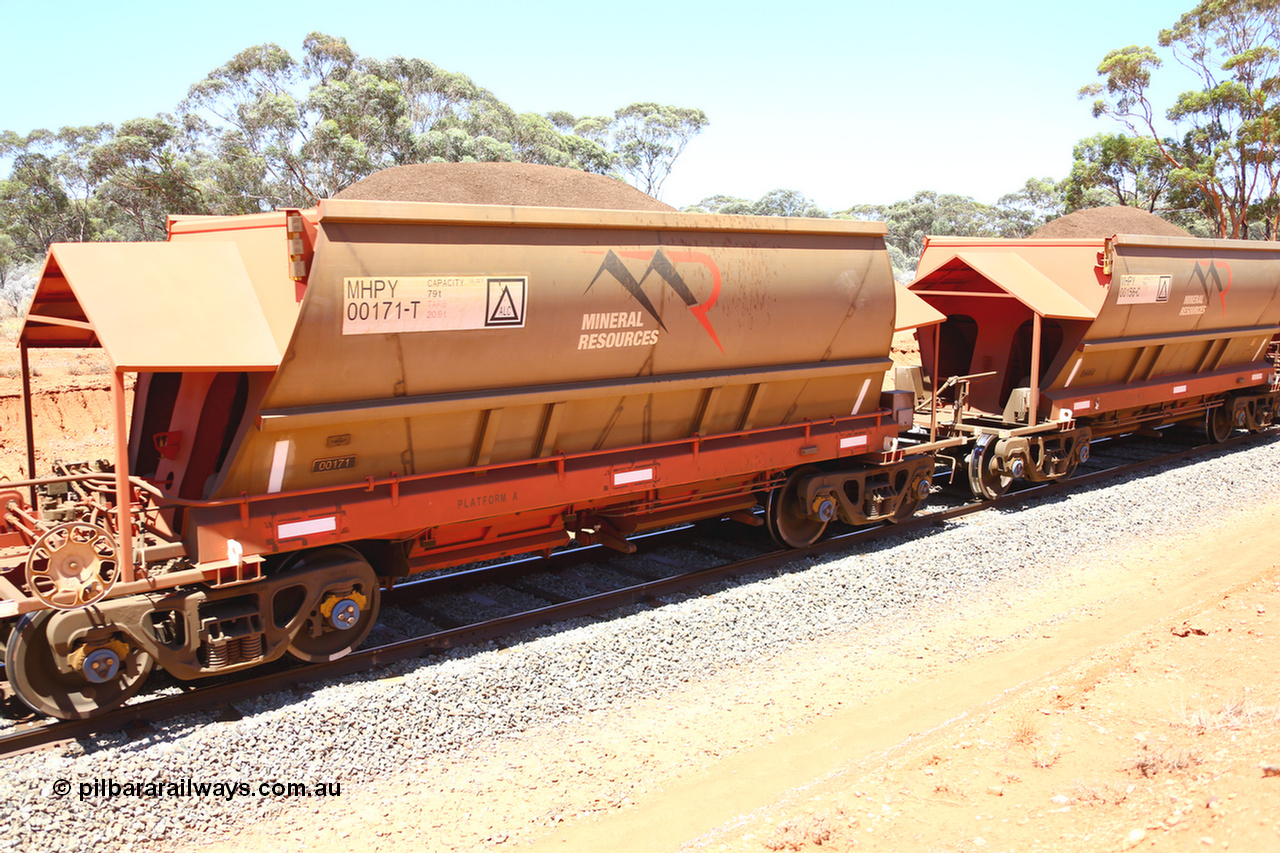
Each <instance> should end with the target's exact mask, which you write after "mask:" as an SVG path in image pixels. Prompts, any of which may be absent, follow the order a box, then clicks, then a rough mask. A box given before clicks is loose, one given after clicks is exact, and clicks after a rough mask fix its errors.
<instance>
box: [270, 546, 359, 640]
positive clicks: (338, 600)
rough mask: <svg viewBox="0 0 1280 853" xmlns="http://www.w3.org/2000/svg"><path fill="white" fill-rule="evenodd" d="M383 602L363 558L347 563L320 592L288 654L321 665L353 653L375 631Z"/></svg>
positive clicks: (294, 637) (311, 556)
mask: <svg viewBox="0 0 1280 853" xmlns="http://www.w3.org/2000/svg"><path fill="white" fill-rule="evenodd" d="M344 550H345V549H344ZM319 553H320V554H323V553H324V552H319ZM316 556H318V555H308V556H304V557H303V558H302V559H303V560H304V561H305V560H306V559H308V557H310V558H313V559H314V557H316ZM381 599H382V591H381V588H380V587H379V585H378V578H377V576H376V575H375V574H374V573H373V567H372V566H370V565H369V563H368V562H366V561H365V560H363V559H361V560H359V561H358V562H357V563H355V564H354V565H352V564H351V563H347V564H346V565H345V566H343V568H342V571H341V578H340V579H339V580H336V581H334V582H333V583H332V584H330V585H329V586H328V587H327V588H326V589H325V591H324V592H323V593H321V595H320V600H319V601H318V602H317V603H316V606H315V608H314V609H313V610H312V611H311V613H310V615H309V616H308V617H307V619H306V620H305V621H304V622H303V623H302V627H301V628H299V629H298V633H296V634H294V635H293V639H292V641H290V644H289V648H288V652H289V655H290V656H292V657H294V658H297V659H298V660H300V661H305V662H307V663H322V662H325V661H331V660H337V659H338V658H341V657H345V656H346V655H348V654H350V653H351V652H352V651H353V650H354V649H355V648H356V647H357V646H359V645H360V644H361V643H363V642H364V640H365V638H366V637H368V636H369V632H370V631H372V630H373V626H374V623H375V622H376V621H377V618H378V604H379V603H380V601H381Z"/></svg>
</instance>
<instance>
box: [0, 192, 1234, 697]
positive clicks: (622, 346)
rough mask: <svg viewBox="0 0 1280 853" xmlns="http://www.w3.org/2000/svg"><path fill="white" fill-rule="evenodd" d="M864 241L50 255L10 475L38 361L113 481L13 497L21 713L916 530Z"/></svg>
mask: <svg viewBox="0 0 1280 853" xmlns="http://www.w3.org/2000/svg"><path fill="white" fill-rule="evenodd" d="M884 233H885V232H884V228H883V226H882V225H879V224H875V223H871V224H868V223H852V222H839V221H825V220H782V219H763V218H755V217H729V216H701V215H688V214H671V213H662V212H631V211H594V210H593V211H584V210H576V209H564V208H528V207H525V208H519V207H500V206H487V205H469V206H468V205H443V204H425V203H412V202H393V201H354V200H337V199H331V200H326V201H322V202H320V203H319V205H318V206H317V207H316V208H314V209H309V210H287V211H280V212H276V213H269V214H260V215H253V216H244V217H234V218H210V217H185V218H175V219H173V220H171V222H170V239H169V240H168V241H167V242H164V243H156V244H119V243H116V244H58V245H55V246H54V247H53V248H52V249H51V250H50V252H49V255H48V258H47V260H46V263H45V267H44V270H43V273H42V277H41V279H40V281H39V284H38V287H37V289H36V293H35V296H34V300H33V303H32V306H31V308H30V311H29V313H28V315H27V317H26V319H25V322H24V325H23V328H22V332H21V338H20V342H19V346H20V348H21V357H22V364H23V381H24V389H25V391H26V393H25V394H24V396H25V398H26V399H27V401H28V404H27V410H26V411H27V415H26V417H27V447H28V451H27V452H28V464H29V468H28V470H34V460H35V454H34V449H33V448H32V446H31V433H32V431H31V414H30V411H31V409H30V402H29V401H30V385H29V379H28V371H27V369H26V365H27V352H28V350H29V349H30V348H33V347H101V348H103V350H104V351H105V354H106V356H107V358H108V359H109V361H110V364H111V367H112V371H111V378H112V387H113V395H114V400H115V424H114V427H115V434H116V436H117V438H116V445H117V448H116V453H115V458H114V459H113V460H105V461H100V462H98V463H94V464H93V465H87V464H77V465H62V466H58V467H57V468H56V470H55V472H54V473H55V476H52V477H45V478H39V479H33V480H30V481H25V482H22V483H6V484H4V492H3V496H2V498H0V502H2V504H3V505H4V506H5V508H6V511H5V514H4V522H3V527H2V528H0V547H2V548H3V550H2V551H0V554H2V555H3V557H0V568H3V574H2V575H0V599H3V600H2V601H0V618H2V619H4V620H6V621H5V625H4V627H5V630H6V631H8V630H10V629H11V635H10V637H9V640H8V642H7V648H6V658H5V662H6V669H7V673H8V678H9V681H10V683H11V685H12V687H13V689H14V690H15V692H16V693H17V695H18V696H20V697H21V698H22V700H23V701H25V702H26V703H27V704H28V705H30V706H31V707H32V708H34V709H36V710H37V711H40V712H43V713H46V714H50V715H53V716H57V717H64V718H77V717H86V716H89V715H92V714H93V713H95V712H96V711H99V710H102V709H105V708H109V707H111V706H114V705H117V704H119V703H121V702H123V701H125V700H126V699H127V698H128V697H129V696H131V695H132V694H133V693H134V692H136V691H137V690H138V689H139V687H140V686H141V684H142V681H143V679H144V678H145V677H146V676H147V674H148V672H149V671H150V670H151V668H152V667H153V666H154V665H159V666H160V667H162V668H164V669H165V670H167V671H168V672H170V673H172V674H173V675H174V676H176V677H178V678H180V679H195V678H199V677H202V676H208V675H212V674H218V673H226V672H232V671H235V670H240V669H245V668H248V667H252V666H256V665H258V664H261V663H263V662H266V661H270V660H273V659H276V658H279V657H281V656H283V655H286V654H288V655H292V656H293V657H296V658H299V659H301V660H304V661H318V660H328V659H334V658H336V657H339V656H342V655H344V654H346V653H347V652H349V651H350V650H351V649H353V648H354V647H355V646H357V645H358V644H359V643H360V642H361V641H362V640H363V639H364V638H365V636H366V635H367V633H368V631H369V630H370V628H371V627H372V625H373V623H374V619H375V617H376V613H377V610H378V604H379V597H380V590H382V589H383V588H385V587H386V586H387V585H388V584H390V583H392V582H393V579H394V578H396V577H402V576H405V575H409V574H412V573H414V572H420V571H425V570H433V569H439V568H443V567H448V566H453V565H457V564H462V563H467V562H472V561H476V560H481V559H491V558H496V557H502V556H506V555H512V554H518V553H538V552H542V553H546V552H549V551H550V550H551V549H553V548H556V547H558V546H562V545H565V544H568V543H569V542H570V541H571V539H574V538H576V540H577V541H578V542H581V543H600V544H604V545H607V546H610V547H613V548H616V549H619V550H623V551H628V550H632V549H633V546H632V545H631V544H630V543H629V542H628V541H627V536H628V535H629V534H631V533H633V532H636V531H640V530H644V529H648V528H655V527H658V526H664V525H670V524H673V523H677V522H681V521H685V520H692V519H698V518H706V517H730V518H735V519H738V520H740V521H742V522H744V523H748V524H759V523H760V522H759V517H758V516H757V515H755V514H753V513H752V512H751V511H752V510H753V508H755V507H757V505H758V504H759V503H761V502H762V503H764V504H765V509H766V511H765V513H764V519H765V522H766V523H767V524H768V526H769V530H770V532H771V533H772V534H773V536H774V537H775V538H776V539H777V540H778V541H779V542H781V543H784V544H788V545H793V546H795V545H803V544H806V543H809V542H812V541H814V540H815V539H816V538H818V536H820V535H821V534H822V532H823V529H824V527H825V526H826V525H827V523H828V522H829V521H832V520H835V519H840V520H842V521H844V522H847V523H852V524H859V523H864V522H867V521H869V520H875V519H885V518H887V519H894V520H896V519H903V518H906V517H909V516H910V515H911V514H912V513H913V511H914V510H915V508H916V506H917V505H918V504H919V503H920V501H921V500H923V499H924V498H925V497H926V496H927V494H928V489H929V483H930V481H931V476H932V470H933V461H932V459H931V458H930V456H929V455H928V453H927V452H919V449H918V448H916V449H905V448H902V447H899V444H898V435H899V432H900V430H902V429H903V428H906V427H909V426H910V424H911V420H912V402H913V401H912V397H911V395H910V394H902V393H893V392H889V393H886V394H884V395H882V392H881V383H882V378H883V376H884V374H885V371H886V369H887V368H888V367H889V365H890V361H889V357H888V354H889V346H890V339H891V336H892V334H893V331H894V328H895V320H896V319H897V318H898V313H895V311H896V310H897V311H898V312H899V313H901V312H903V311H904V310H905V313H906V314H911V313H912V311H914V312H915V314H914V317H915V319H914V320H905V321H899V322H898V323H897V325H899V326H901V325H903V324H904V323H908V324H909V323H917V322H925V323H927V322H931V321H934V320H941V316H940V315H936V314H934V313H933V312H932V311H931V309H928V308H927V306H924V305H923V303H919V304H913V303H917V302H918V300H915V299H914V297H912V296H911V295H910V294H906V292H905V291H903V292H902V293H903V294H904V295H903V296H902V302H901V304H898V296H897V295H895V294H896V290H900V288H896V286H895V284H894V282H893V278H892V274H891V268H890V264H889V260H888V256H887V253H886V250H885V245H884ZM1231 295H1232V296H1233V297H1235V296H1236V295H1237V294H1236V292H1234V291H1233V293H1232V294H1231ZM906 309H910V310H906ZM127 375H134V376H136V387H135V391H134V396H133V401H132V407H131V411H129V410H128V409H129V405H128V403H127V401H128V390H127V387H128V386H127V383H126V376H127ZM913 454H914V455H913Z"/></svg>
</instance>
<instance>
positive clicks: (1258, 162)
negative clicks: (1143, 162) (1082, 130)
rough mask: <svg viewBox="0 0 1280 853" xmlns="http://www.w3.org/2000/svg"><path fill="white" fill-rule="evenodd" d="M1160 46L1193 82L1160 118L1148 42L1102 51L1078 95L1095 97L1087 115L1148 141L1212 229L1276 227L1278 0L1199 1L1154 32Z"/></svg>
mask: <svg viewBox="0 0 1280 853" xmlns="http://www.w3.org/2000/svg"><path fill="white" fill-rule="evenodd" d="M1159 45H1160V47H1162V48H1166V49H1167V50H1169V51H1170V52H1171V53H1172V55H1173V57H1174V58H1175V59H1176V60H1177V61H1178V62H1179V63H1181V64H1182V65H1184V66H1186V67H1187V68H1189V69H1191V70H1192V71H1193V72H1194V73H1195V74H1196V76H1197V78H1198V79H1199V82H1200V88H1198V89H1193V90H1190V91H1186V92H1183V93H1182V94H1180V95H1179V96H1178V97H1177V99H1176V100H1175V101H1174V104H1173V106H1171V107H1169V108H1168V109H1167V110H1165V111H1164V121H1163V122H1162V121H1161V120H1160V119H1159V118H1158V112H1159V111H1158V110H1157V108H1156V105H1155V104H1154V103H1153V102H1152V100H1151V95H1150V88H1151V77H1152V74H1153V73H1154V72H1155V71H1157V70H1158V69H1159V68H1160V67H1161V66H1162V60H1161V58H1160V57H1159V56H1158V55H1157V53H1156V52H1155V50H1154V49H1152V48H1150V47H1139V46H1137V45H1131V46H1129V47H1125V48H1120V49H1118V50H1113V51H1111V52H1110V53H1108V54H1107V56H1106V57H1105V58H1104V59H1103V61H1102V64H1101V65H1099V66H1098V75H1099V76H1100V77H1102V78H1103V82H1100V83H1094V84H1091V85H1089V86H1085V87H1084V88H1082V89H1081V90H1080V94H1081V97H1086V96H1088V97H1093V98H1095V100H1094V103H1093V113H1094V115H1095V116H1103V115H1106V116H1111V117H1112V118H1114V119H1116V120H1117V121H1119V122H1120V123H1121V124H1123V125H1124V126H1125V127H1127V128H1128V129H1129V131H1130V133H1131V134H1132V135H1133V136H1135V137H1138V138H1140V139H1143V140H1146V141H1147V142H1149V143H1151V144H1154V145H1155V147H1156V148H1157V150H1158V151H1159V152H1160V155H1161V156H1162V157H1163V158H1164V160H1165V161H1166V163H1167V164H1168V166H1169V167H1170V169H1169V181H1170V185H1171V189H1172V190H1174V191H1176V192H1181V193H1183V194H1184V196H1185V197H1194V199H1195V200H1196V201H1197V202H1198V206H1199V207H1200V209H1201V210H1202V211H1203V213H1204V214H1205V216H1207V217H1208V218H1209V219H1210V220H1211V221H1212V222H1213V223H1214V225H1215V227H1216V230H1217V233H1218V235H1219V236H1222V237H1234V238H1245V237H1248V236H1249V222H1250V220H1251V219H1258V218H1261V219H1262V220H1264V221H1265V223H1266V226H1267V227H1266V231H1267V233H1268V234H1269V235H1271V234H1275V233H1276V231H1277V226H1278V225H1280V204H1278V203H1277V200H1276V198H1277V185H1278V184H1280V169H1277V167H1276V154H1277V147H1278V146H1280V0H1203V2H1200V3H1198V4H1197V5H1196V6H1195V8H1193V9H1192V10H1191V11H1189V12H1187V13H1186V14H1184V15H1183V16H1182V17H1181V18H1180V19H1179V20H1178V22H1177V23H1176V24H1175V25H1174V26H1173V27H1171V28H1169V29H1166V30H1162V31H1161V32H1160V35H1159ZM1166 122H1167V124H1165V123H1166ZM1139 157H1141V154H1139Z"/></svg>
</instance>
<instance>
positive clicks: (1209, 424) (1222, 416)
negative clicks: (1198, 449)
mask: <svg viewBox="0 0 1280 853" xmlns="http://www.w3.org/2000/svg"><path fill="white" fill-rule="evenodd" d="M1234 430H1235V425H1234V424H1232V423H1231V412H1230V411H1229V410H1228V406H1227V404H1226V403H1223V404H1222V405H1221V406H1214V407H1213V408H1212V409H1210V410H1209V411H1207V412H1205V413H1204V434H1205V436H1206V437H1207V438H1208V439H1209V443H1210V444H1222V442H1224V441H1226V440H1227V439H1228V438H1230V437H1231V433H1232V432H1233V431H1234Z"/></svg>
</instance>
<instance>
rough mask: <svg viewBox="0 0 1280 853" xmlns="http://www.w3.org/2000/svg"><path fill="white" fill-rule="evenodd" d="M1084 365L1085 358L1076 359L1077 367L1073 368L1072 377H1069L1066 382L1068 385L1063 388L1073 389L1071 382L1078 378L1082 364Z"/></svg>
mask: <svg viewBox="0 0 1280 853" xmlns="http://www.w3.org/2000/svg"><path fill="white" fill-rule="evenodd" d="M1083 363H1084V359H1083V358H1077V359H1076V363H1075V366H1074V367H1072V368H1071V375H1070V376H1068V377H1067V382H1066V384H1065V385H1063V386H1062V387H1063V388H1070V387H1071V380H1073V379H1075V378H1076V371H1077V370H1079V369H1080V365H1081V364H1083Z"/></svg>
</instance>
